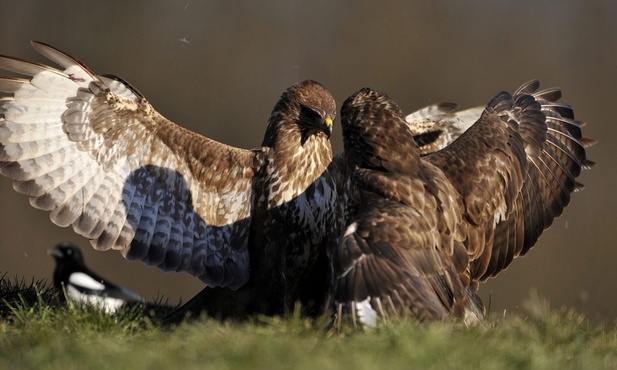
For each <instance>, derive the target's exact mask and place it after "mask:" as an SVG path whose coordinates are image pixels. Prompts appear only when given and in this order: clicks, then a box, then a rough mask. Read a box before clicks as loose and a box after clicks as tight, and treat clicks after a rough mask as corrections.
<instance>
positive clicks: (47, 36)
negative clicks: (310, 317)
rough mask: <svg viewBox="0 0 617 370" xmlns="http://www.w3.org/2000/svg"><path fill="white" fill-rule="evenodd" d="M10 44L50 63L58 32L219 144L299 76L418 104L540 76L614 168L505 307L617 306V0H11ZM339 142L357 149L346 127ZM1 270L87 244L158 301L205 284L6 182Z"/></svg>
mask: <svg viewBox="0 0 617 370" xmlns="http://www.w3.org/2000/svg"><path fill="white" fill-rule="evenodd" d="M0 14H2V20H1V21H0V53H2V54H7V55H13V56H19V57H21V58H25V59H29V60H35V61H39V62H43V61H44V59H43V58H42V57H40V56H38V55H37V54H36V53H35V52H34V51H33V50H32V49H31V48H30V45H29V43H28V42H29V40H31V39H35V40H41V41H45V42H47V43H50V44H52V45H54V46H56V47H58V48H61V49H62V50H65V51H67V52H68V53H70V54H72V55H75V56H76V57H78V58H79V59H80V60H82V61H84V62H85V63H86V65H88V66H89V67H90V68H91V69H92V70H94V71H95V72H97V73H113V74H116V75H119V76H122V77H123V78H125V79H126V80H128V81H130V82H131V83H132V84H133V85H134V86H135V87H137V88H138V89H139V90H140V91H141V92H142V93H143V94H144V95H145V96H146V97H147V98H148V99H149V100H150V102H151V103H152V104H153V105H154V107H155V108H156V109H157V110H159V112H161V113H162V114H163V115H165V116H166V117H168V118H170V119H172V120H173V121H175V122H176V123H178V124H180V125H182V126H185V127H187V128H190V129H192V130H194V131H197V132H199V133H201V134H203V135H206V136H209V137H211V138H214V139H216V140H219V141H222V142H225V143H228V144H231V145H235V146H239V147H243V148H251V147H256V146H258V145H259V144H260V143H261V139H262V135H263V133H264V131H265V127H266V122H267V118H268V116H269V114H270V111H271V109H272V107H273V105H274V103H275V101H276V100H277V99H278V97H279V96H280V94H281V93H282V92H283V91H284V90H285V89H286V88H287V87H288V86H290V85H291V84H293V83H295V82H298V81H301V80H304V79H307V78H312V79H315V80H318V81H320V82H322V83H323V84H324V85H325V86H326V87H327V88H328V89H329V90H330V91H331V92H332V93H333V95H334V97H335V99H336V100H337V102H338V103H339V106H340V104H341V103H342V102H343V100H344V99H345V98H346V97H348V96H349V95H351V94H352V93H353V92H355V91H357V90H358V89H360V88H361V87H364V86H371V87H373V88H376V89H379V90H382V91H384V92H387V93H388V94H389V95H390V96H391V97H393V98H394V99H395V100H397V101H398V102H399V104H400V105H401V107H402V108H403V109H404V110H405V111H407V112H410V111H412V110H414V109H415V108H419V107H421V106H424V105H427V104H430V103H434V102H437V101H454V102H457V103H460V104H461V105H462V106H464V107H469V106H475V105H482V104H485V103H486V102H487V101H488V99H489V98H490V97H491V96H492V95H493V94H494V93H496V92H498V91H500V90H503V89H508V90H509V91H513V90H514V89H515V88H516V87H518V86H519V85H520V84H521V83H523V82H525V81H527V80H529V79H532V78H539V79H540V80H541V81H542V83H543V86H544V87H551V86H560V87H562V88H563V90H564V95H565V97H564V99H563V101H565V102H568V103H570V104H572V105H573V106H574V107H575V110H576V115H577V118H579V119H582V120H585V121H587V122H588V123H589V125H588V126H587V127H586V128H585V134H586V135H587V136H591V137H594V138H596V139H599V144H598V145H596V146H595V147H593V148H591V150H589V157H590V158H591V159H593V160H595V161H596V162H598V165H597V166H596V167H595V168H594V170H593V171H590V172H585V173H584V174H583V176H582V177H581V179H580V181H582V182H584V183H585V184H586V186H587V188H586V190H584V191H583V192H580V193H577V194H575V195H574V196H573V199H572V203H571V205H570V206H569V207H568V208H567V209H566V210H565V212H564V215H563V216H562V217H560V218H559V219H557V220H556V221H555V223H554V225H553V226H552V227H551V229H549V230H548V231H547V232H545V233H544V235H543V236H542V237H541V238H540V240H539V242H538V243H537V245H536V247H535V248H534V249H532V250H531V252H530V253H529V255H528V256H527V257H525V258H524V259H523V260H517V261H515V262H514V263H513V264H512V266H511V267H510V268H509V269H508V270H507V271H506V272H503V273H502V274H501V275H500V276H498V277H497V278H496V279H492V280H491V281H489V282H488V283H486V284H484V285H483V286H482V289H481V293H482V295H483V296H484V297H485V299H486V300H488V297H489V296H491V304H492V312H493V313H496V314H501V313H502V312H503V310H504V309H506V310H508V311H517V310H518V309H519V305H520V304H521V302H522V301H523V300H524V299H525V297H527V296H528V295H529V291H530V289H535V290H537V291H538V293H539V294H540V296H543V297H545V298H547V299H549V301H550V302H551V304H552V305H553V306H562V305H565V306H571V307H576V308H577V309H579V310H581V311H583V312H585V313H587V314H588V315H589V316H591V317H594V318H596V317H597V318H601V319H609V320H612V319H613V318H614V317H615V314H616V313H617V289H616V288H615V287H616V286H617V274H616V272H615V265H616V261H615V257H616V256H617V252H616V251H615V249H614V248H615V244H616V243H615V241H614V238H615V230H616V226H617V213H616V210H615V203H616V201H617V196H615V180H616V175H617V171H616V170H615V165H614V164H613V161H614V160H615V145H614V144H611V143H612V142H614V140H615V132H616V123H615V121H614V116H615V115H614V113H613V112H614V109H615V106H616V103H617V102H616V98H617V96H616V94H615V92H614V91H615V88H616V86H617V73H616V72H617V71H616V69H617V68H616V67H617V2H614V1H610V0H604V1H602V0H591V1H585V2H582V1H559V2H557V1H553V2H539V1H454V0H453V1H434V2H410V1H402V0H401V1H389V2H376V1H371V0H365V1H304V2H302V1H297V0H294V1H283V0H281V1H259V2H257V1H254V2H253V1H244V2H241V1H229V0H218V1H187V0H183V1H115V2H110V1H106V2H103V1H100V2H79V1H53V2H50V1H45V0H40V1H20V2H17V1H15V2H8V1H2V2H0ZM335 130H336V133H335V134H334V135H333V139H332V142H333V145H334V148H335V151H336V152H338V151H340V150H342V141H341V137H340V123H339V122H338V119H337V122H336V123H335ZM0 207H1V210H0V272H6V273H7V274H8V276H10V277H12V276H18V277H24V278H26V279H28V280H29V279H31V278H37V279H38V278H50V277H51V273H52V269H53V261H52V259H51V258H50V257H48V256H47V255H46V251H47V249H48V248H50V247H52V246H53V245H55V244H56V243H57V242H59V241H64V240H71V241H74V242H75V243H77V244H78V245H80V246H81V247H82V249H83V250H84V252H85V253H86V260H87V262H88V264H89V265H90V266H91V267H92V268H93V269H95V270H96V271H98V272H100V273H101V274H102V275H104V276H106V277H109V278H110V279H111V280H112V281H115V282H116V283H119V284H121V285H124V286H127V287H129V288H130V289H133V290H135V291H137V292H139V293H141V294H142V295H144V296H145V297H147V298H152V297H155V296H157V295H159V294H162V295H164V296H166V297H169V298H170V300H171V302H176V301H177V300H178V299H179V298H180V297H182V298H183V299H184V300H186V299H188V298H190V297H191V296H192V295H193V294H194V293H195V292H197V291H198V290H200V289H201V287H202V285H201V283H200V282H199V281H198V280H196V279H194V278H191V277H190V276H188V275H186V274H164V273H162V272H160V271H158V270H156V269H154V268H147V267H145V266H144V265H142V264H141V263H138V262H127V261H125V260H124V259H123V258H122V257H121V255H120V254H119V253H116V252H105V253H101V252H96V251H94V250H93V249H92V248H90V247H89V243H88V242H87V241H86V240H84V239H83V238H81V237H78V236H76V235H74V233H73V232H72V231H71V230H70V229H61V228H59V227H56V226H54V225H53V224H52V223H51V222H50V221H49V219H48V216H47V213H45V212H41V211H38V210H34V209H33V208H31V207H30V206H29V204H28V200H27V198H26V197H24V196H22V195H17V194H16V193H15V192H14V191H13V190H12V187H11V183H10V182H9V181H8V180H6V179H4V178H0Z"/></svg>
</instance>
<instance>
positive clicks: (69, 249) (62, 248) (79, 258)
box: [47, 243, 84, 263]
mask: <svg viewBox="0 0 617 370" xmlns="http://www.w3.org/2000/svg"><path fill="white" fill-rule="evenodd" d="M47 254H49V255H50V256H52V257H53V258H54V259H55V260H56V261H60V260H62V261H73V262H79V263H83V262H84V256H83V254H82V253H81V250H80V249H79V248H77V247H76V246H74V245H72V244H70V243H60V244H58V245H56V246H55V247H53V248H52V249H50V250H48V251H47Z"/></svg>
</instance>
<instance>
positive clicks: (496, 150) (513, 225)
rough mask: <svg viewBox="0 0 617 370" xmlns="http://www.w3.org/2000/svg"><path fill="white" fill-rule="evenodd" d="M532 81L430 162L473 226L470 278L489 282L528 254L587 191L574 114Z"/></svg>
mask: <svg viewBox="0 0 617 370" xmlns="http://www.w3.org/2000/svg"><path fill="white" fill-rule="evenodd" d="M538 87H539V83H538V82H537V81H531V82H529V83H527V84H525V85H523V86H522V87H521V88H519V89H518V90H517V92H516V93H515V94H514V95H510V94H508V93H501V94H499V95H497V96H496V97H495V98H493V99H492V100H491V101H490V102H489V104H488V106H487V108H486V110H485V111H484V113H483V114H482V116H481V118H480V119H479V120H478V122H477V123H476V124H474V125H473V126H472V127H471V128H469V130H467V131H466V132H465V133H464V134H463V135H461V137H460V138H459V139H458V140H457V141H454V142H453V143H451V144H450V145H449V146H448V147H446V148H445V149H443V150H442V151H440V152H437V153H434V154H431V155H429V156H427V157H425V158H426V160H427V161H429V162H430V163H433V164H434V165H436V166H437V167H439V168H441V169H442V170H443V171H444V173H445V174H446V176H447V177H448V178H449V179H450V181H451V183H452V184H453V185H454V186H455V187H456V189H457V190H458V192H459V193H460V194H461V195H462V197H463V200H464V203H465V217H466V219H467V220H468V222H469V224H470V227H469V231H468V240H467V247H468V250H469V254H470V258H471V260H472V263H471V267H470V271H469V274H470V276H469V278H471V279H486V278H488V277H490V276H494V275H496V274H497V273H498V272H499V271H501V270H503V269H505V268H506V267H507V266H508V265H509V264H510V262H512V260H513V259H514V258H516V257H518V256H521V255H524V254H525V253H526V252H527V251H528V250H529V248H531V247H532V246H533V245H534V243H535V242H536V240H537V239H538V237H539V236H540V234H541V233H542V231H543V230H544V229H546V228H547V227H549V226H550V225H551V223H552V222H553V220H554V219H555V218H556V217H558V216H559V215H560V214H561V212H562V211H563V208H564V207H565V206H566V205H567V204H568V203H569V200H570V194H571V193H572V192H573V191H575V190H577V189H578V188H579V187H580V184H578V183H577V182H576V180H575V179H576V177H578V175H579V174H580V171H581V169H582V168H585V167H590V166H591V165H592V162H590V161H588V160H587V159H586V154H585V147H586V146H588V145H590V144H591V143H592V142H593V141H592V140H589V139H586V138H583V137H582V136H581V132H580V127H579V123H578V122H577V121H575V120H574V116H573V112H572V109H571V108H570V107H569V106H567V105H562V104H557V103H556V102H555V101H554V100H556V99H557V98H559V97H560V96H561V94H560V92H559V90H558V89H549V90H544V91H540V92H536V91H537V89H538Z"/></svg>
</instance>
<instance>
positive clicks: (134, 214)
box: [0, 42, 259, 287]
mask: <svg viewBox="0 0 617 370" xmlns="http://www.w3.org/2000/svg"><path fill="white" fill-rule="evenodd" d="M32 45H33V47H34V48H35V49H36V50H37V51H38V52H39V53H41V54H43V55H44V56H46V57H47V58H49V59H51V60H52V61H54V62H56V63H57V64H59V65H61V66H62V67H63V68H64V70H58V69H55V68H52V67H48V66H45V65H42V64H37V63H30V62H26V61H23V60H19V59H16V58H11V57H4V56H3V57H0V68H1V69H4V70H6V71H10V72H13V73H16V74H19V75H21V76H26V77H27V78H25V79H24V78H17V77H1V78H0V91H1V92H2V97H1V104H2V105H1V110H0V112H1V114H2V116H1V119H0V173H2V174H3V175H4V176H7V177H9V178H11V179H12V180H13V186H14V188H15V190H17V191H18V192H20V193H23V194H26V195H27V196H29V197H30V203H31V204H32V206H34V207H36V208H39V209H43V210H46V211H49V212H50V218H51V220H52V221H53V222H54V223H55V224H57V225H60V226H69V225H71V226H72V227H73V229H74V230H75V232H77V233H78V234H80V235H83V236H85V237H86V238H88V239H90V240H91V243H92V245H93V246H94V247H95V248H97V249H101V250H107V249H117V250H120V251H122V253H123V254H124V256H125V257H126V258H128V259H138V260H142V261H144V262H145V263H147V264H149V265H155V266H158V267H159V268H161V269H163V270H165V271H169V270H174V271H186V272H188V273H189V274H191V275H194V276H198V277H199V278H200V279H202V280H203V281H204V282H206V283H207V284H209V285H213V286H231V287H238V286H241V285H242V284H244V283H245V282H246V281H247V279H248V252H247V251H248V247H247V243H248V233H249V224H250V215H251V205H252V183H253V176H254V172H255V168H256V167H258V166H259V163H258V162H259V153H257V152H252V151H248V150H242V149H237V148H232V147H229V146H226V145H223V144H221V143H218V142H216V141H213V140H210V139H207V138H205V137H202V136H199V135H197V134H195V133H192V132H190V131H188V130H185V129H183V128H181V127H179V126H176V125H175V124H173V123H172V122H170V121H169V120H167V119H165V118H164V117H162V116H161V115H160V114H159V113H157V112H156V111H155V110H154V109H153V108H152V107H151V106H150V104H149V103H148V102H147V101H146V100H145V99H144V98H143V96H142V95H141V94H140V93H139V92H138V91H137V90H135V89H134V88H132V87H131V86H130V85H128V84H127V83H125V82H124V81H122V80H121V79H119V78H116V77H113V76H97V75H95V74H94V73H93V72H91V71H90V70H89V69H88V68H87V67H85V66H84V65H83V64H82V63H80V62H79V61H77V60H76V59H74V58H72V57H70V56H68V55H66V54H64V53H62V52H60V51H58V50H56V49H54V48H52V47H50V46H48V45H45V44H42V43H38V42H33V43H32Z"/></svg>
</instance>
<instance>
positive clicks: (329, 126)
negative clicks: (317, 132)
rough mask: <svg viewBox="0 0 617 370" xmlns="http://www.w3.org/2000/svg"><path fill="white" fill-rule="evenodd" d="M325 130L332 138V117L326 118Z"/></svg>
mask: <svg viewBox="0 0 617 370" xmlns="http://www.w3.org/2000/svg"><path fill="white" fill-rule="evenodd" d="M323 132H324V133H325V134H326V136H327V137H328V139H330V136H332V118H330V117H328V118H326V119H325V121H324V129H323Z"/></svg>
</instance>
